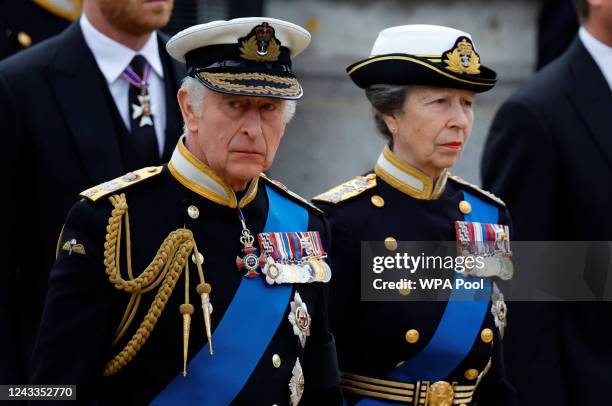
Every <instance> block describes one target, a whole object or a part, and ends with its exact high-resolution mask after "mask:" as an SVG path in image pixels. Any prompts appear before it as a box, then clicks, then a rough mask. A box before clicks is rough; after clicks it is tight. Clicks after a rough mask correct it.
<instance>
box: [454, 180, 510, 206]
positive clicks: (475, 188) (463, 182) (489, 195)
mask: <svg viewBox="0 0 612 406" xmlns="http://www.w3.org/2000/svg"><path fill="white" fill-rule="evenodd" d="M448 178H449V179H451V180H453V181H455V182H457V183H459V184H461V185H464V186H467V187H468V188H470V189H471V190H473V191H475V192H477V193H478V194H479V195H481V196H485V197H487V198H489V200H492V201H493V202H495V203H497V204H499V205H500V206H503V207H506V203H504V201H503V200H502V199H500V198H499V197H497V196H495V195H494V194H493V193H491V192H487V191H486V190H483V189H481V188H480V187H478V186H476V185H474V184H472V183H470V182H468V181H466V180H465V179H462V178H460V177H459V176H457V175H453V174H451V173H449V174H448Z"/></svg>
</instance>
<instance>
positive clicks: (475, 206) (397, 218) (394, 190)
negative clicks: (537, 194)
mask: <svg viewBox="0 0 612 406" xmlns="http://www.w3.org/2000/svg"><path fill="white" fill-rule="evenodd" d="M371 55H372V56H370V57H369V58H367V59H365V60H362V61H359V62H357V63H355V64H353V65H351V66H349V67H348V68H347V72H348V74H349V76H350V77H351V79H352V80H353V81H354V82H355V84H357V86H359V87H360V88H363V89H365V92H366V97H367V98H368V100H369V101H370V103H371V104H372V107H373V111H374V121H375V124H376V127H377V129H378V131H379V132H380V133H382V135H383V136H384V137H385V138H386V139H387V141H388V143H387V145H386V146H385V148H384V150H383V151H382V152H381V154H380V156H379V158H378V161H377V163H376V166H375V167H374V170H373V171H372V172H371V173H367V174H365V175H363V176H358V177H356V178H354V179H352V180H350V181H348V182H345V183H344V184H341V185H339V186H337V187H335V188H333V189H331V190H330V191H328V192H326V193H323V194H322V195H319V196H317V197H315V199H314V200H315V202H316V203H317V204H318V205H319V206H320V207H322V208H323V209H324V211H325V212H326V213H327V214H328V217H329V219H330V221H331V225H332V255H331V256H330V257H331V259H332V269H333V270H334V278H333V280H332V289H331V292H332V294H331V298H332V305H333V306H331V309H330V311H331V317H332V321H333V330H334V332H335V334H336V340H337V341H336V342H337V348H338V359H339V366H340V370H341V373H342V375H341V376H342V386H343V390H344V395H345V398H346V401H347V402H348V403H349V404H357V405H381V404H393V403H395V402H400V403H403V404H410V405H429V406H438V405H513V404H515V402H516V400H515V394H514V390H513V389H512V387H511V386H510V384H509V383H508V381H507V380H506V378H505V373H504V366H503V357H502V346H501V339H502V335H503V329H504V326H505V324H506V314H505V304H504V302H503V295H501V292H500V291H499V289H498V287H497V285H495V284H494V283H493V282H494V281H495V280H496V278H495V277H492V276H491V274H493V276H497V277H500V276H501V277H502V278H501V279H507V278H508V273H507V272H508V267H506V269H505V270H500V269H503V267H500V268H498V270H497V271H493V272H489V273H488V274H486V276H489V277H485V278H484V291H483V292H484V293H485V295H484V297H485V300H480V301H471V302H469V301H455V300H449V299H450V298H451V295H453V294H454V293H448V294H446V296H444V300H442V301H384V302H382V301H378V302H373V301H361V297H360V280H361V273H360V255H359V252H360V250H361V242H362V241H384V246H385V247H386V249H387V250H388V251H387V253H389V254H391V255H393V251H396V252H400V251H399V250H397V249H398V243H397V242H398V241H455V240H457V239H458V238H457V236H458V235H460V237H459V240H462V239H463V240H465V241H464V242H467V243H469V242H470V241H474V240H485V241H489V242H490V243H493V244H499V243H501V244H502V245H503V244H504V241H506V243H507V242H508V241H509V222H510V219H509V216H508V214H507V210H506V208H505V205H504V203H503V202H502V201H501V200H499V199H498V198H496V197H495V196H493V195H492V194H490V193H488V192H485V191H483V190H481V189H479V188H477V187H476V186H474V185H471V184H469V183H467V182H466V181H464V180H462V179H460V178H459V177H457V176H454V175H451V174H450V173H449V172H448V169H449V168H450V167H452V166H453V165H455V163H456V162H457V160H458V159H459V157H460V156H461V153H462V152H463V149H464V147H465V145H466V143H467V141H468V139H469V137H470V133H471V130H472V123H473V116H474V101H475V95H476V93H480V92H484V91H487V90H490V89H491V88H493V86H494V85H495V82H496V74H495V72H494V71H493V70H491V69H489V68H486V67H485V66H482V65H481V64H480V57H479V55H478V54H477V53H476V50H475V48H474V44H473V42H472V39H471V37H470V35H469V34H468V33H465V32H462V31H459V30H456V29H452V28H448V27H441V26H431V25H407V26H400V27H392V28H388V29H385V30H383V31H382V32H380V34H379V35H378V38H377V40H376V42H375V43H374V47H373V49H372V52H371ZM460 232H462V234H460ZM483 235H484V237H483ZM453 244H454V243H453ZM489 246H491V245H489ZM508 247H509V245H508ZM504 255H505V256H504V258H508V256H509V250H508V251H507V252H506V253H505V254H504ZM500 263H501V262H500ZM393 293H398V292H393ZM399 293H401V294H403V295H406V298H410V297H414V293H413V295H412V296H410V289H403V290H400V291H399ZM398 296H399V294H398Z"/></svg>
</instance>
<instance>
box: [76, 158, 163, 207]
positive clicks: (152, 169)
mask: <svg viewBox="0 0 612 406" xmlns="http://www.w3.org/2000/svg"><path fill="white" fill-rule="evenodd" d="M162 169H163V166H149V167H147V168H142V169H138V170H137V171H134V172H128V173H126V174H125V175H123V176H120V177H118V178H115V179H113V180H109V181H108V182H104V183H101V184H99V185H97V186H94V187H91V188H89V189H87V190H84V191H82V192H81V193H80V194H79V196H81V197H84V198H86V199H89V200H91V201H92V202H95V201H97V200H99V199H101V198H103V197H104V196H108V195H109V194H111V193H115V192H117V191H119V190H122V189H125V188H126V187H128V186H132V185H135V184H137V183H140V182H142V181H143V180H145V179H150V178H152V177H154V176H157V175H159V174H160V173H161V172H162Z"/></svg>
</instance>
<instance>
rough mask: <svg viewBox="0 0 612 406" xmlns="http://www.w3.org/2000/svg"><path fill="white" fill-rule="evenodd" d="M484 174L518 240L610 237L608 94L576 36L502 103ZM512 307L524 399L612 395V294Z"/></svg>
mask: <svg viewBox="0 0 612 406" xmlns="http://www.w3.org/2000/svg"><path fill="white" fill-rule="evenodd" d="M482 174H483V185H484V187H485V188H487V189H490V190H492V191H493V192H494V193H496V194H498V195H499V196H500V197H502V198H503V199H504V200H505V201H506V202H507V203H508V207H509V208H510V211H511V214H512V218H513V222H514V232H515V240H561V241H563V240H588V241H610V240H612V215H611V214H610V209H611V208H612V93H611V92H610V87H609V86H608V83H607V82H606V80H605V79H604V77H603V75H602V73H601V71H600V70H599V68H598V66H597V65H596V63H595V61H594V60H593V59H592V57H591V56H590V54H589V53H588V51H587V50H586V48H585V47H584V45H583V44H582V42H581V41H580V40H579V39H578V38H577V39H575V40H574V42H573V43H572V45H571V46H570V48H569V49H568V50H567V51H566V52H565V54H563V55H562V56H561V57H560V58H559V59H557V60H556V61H555V62H553V63H551V64H550V65H548V66H547V67H546V68H544V69H543V70H542V71H541V72H540V73H538V74H537V75H535V76H534V77H533V78H532V79H531V80H530V81H529V82H528V83H526V84H525V85H524V86H523V87H522V88H521V89H520V90H519V91H518V92H516V94H514V95H513V96H512V97H511V98H510V99H509V100H508V101H507V102H506V103H505V104H504V105H503V106H502V107H501V109H500V110H499V112H498V113H497V116H496V117H495V120H494V122H493V125H492V128H491V132H490V134H489V139H488V141H487V144H486V147H485V151H484V157H483V163H482ZM602 255H604V256H609V252H608V251H607V250H604V251H603V252H602ZM608 258H609V257H608ZM577 272H578V271H577ZM585 276H586V275H585ZM590 277H594V278H595V279H598V280H600V283H601V285H602V286H603V284H604V283H605V280H606V279H605V278H606V275H605V274H601V275H591V276H590ZM513 308H514V309H513ZM513 310H514V312H513ZM509 314H512V316H511V317H512V320H513V323H514V324H513V325H509V326H508V336H507V337H506V340H505V348H506V350H507V351H508V352H509V353H510V354H507V356H506V360H507V361H508V365H507V366H508V369H509V372H510V374H511V377H512V378H513V380H514V382H515V384H516V386H517V389H518V391H519V395H520V396H521V401H520V404H521V405H532V404H533V405H540V404H555V405H583V404H584V405H586V404H589V405H590V404H606V403H609V402H610V400H609V397H608V396H607V395H606V394H605V391H602V388H606V387H610V385H611V384H612V372H611V371H612V345H610V343H611V342H612V323H610V314H612V303H610V302H606V303H527V302H525V303H511V304H510V306H509ZM517 319H518V321H517Z"/></svg>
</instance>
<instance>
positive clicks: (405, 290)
mask: <svg viewBox="0 0 612 406" xmlns="http://www.w3.org/2000/svg"><path fill="white" fill-rule="evenodd" d="M399 293H400V295H402V296H408V295H409V294H410V288H406V289H399Z"/></svg>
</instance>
